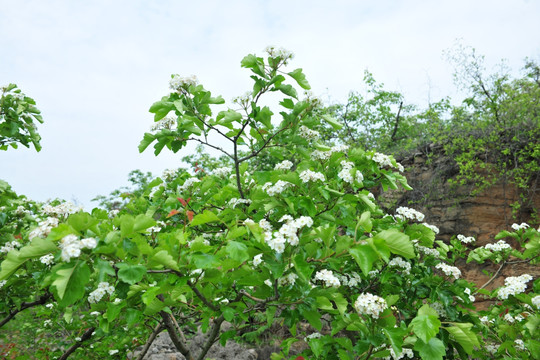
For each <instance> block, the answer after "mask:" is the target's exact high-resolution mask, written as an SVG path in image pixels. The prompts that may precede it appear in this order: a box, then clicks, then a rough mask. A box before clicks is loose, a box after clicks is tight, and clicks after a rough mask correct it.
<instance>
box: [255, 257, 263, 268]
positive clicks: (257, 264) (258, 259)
mask: <svg viewBox="0 0 540 360" xmlns="http://www.w3.org/2000/svg"><path fill="white" fill-rule="evenodd" d="M262 256H263V254H259V255H255V256H254V257H253V266H259V265H260V264H261V263H262Z"/></svg>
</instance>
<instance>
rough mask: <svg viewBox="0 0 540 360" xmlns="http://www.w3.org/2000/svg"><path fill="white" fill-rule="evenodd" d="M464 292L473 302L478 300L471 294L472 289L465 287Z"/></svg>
mask: <svg viewBox="0 0 540 360" xmlns="http://www.w3.org/2000/svg"><path fill="white" fill-rule="evenodd" d="M463 292H464V293H465V294H467V295H468V296H469V300H470V301H471V302H474V301H475V300H476V298H475V297H474V296H473V295H472V294H471V289H469V288H465V290H463Z"/></svg>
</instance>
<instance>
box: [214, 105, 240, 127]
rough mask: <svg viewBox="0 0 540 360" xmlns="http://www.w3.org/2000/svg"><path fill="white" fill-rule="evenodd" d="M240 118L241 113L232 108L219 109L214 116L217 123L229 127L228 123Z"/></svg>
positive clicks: (237, 120)
mask: <svg viewBox="0 0 540 360" xmlns="http://www.w3.org/2000/svg"><path fill="white" fill-rule="evenodd" d="M240 120H242V114H240V113H238V112H236V111H234V110H231V109H229V110H227V111H220V112H219V114H218V116H217V117H216V122H217V123H218V124H219V125H223V126H227V127H230V124H231V123H232V122H239V121H240Z"/></svg>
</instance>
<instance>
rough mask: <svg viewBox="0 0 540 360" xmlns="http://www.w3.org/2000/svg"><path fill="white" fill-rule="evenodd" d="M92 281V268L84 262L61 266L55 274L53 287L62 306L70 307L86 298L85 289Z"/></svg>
mask: <svg viewBox="0 0 540 360" xmlns="http://www.w3.org/2000/svg"><path fill="white" fill-rule="evenodd" d="M88 280H90V268H89V267H88V265H86V263H85V262H83V261H76V262H75V263H74V264H72V263H67V264H62V265H60V266H59V267H58V268H57V269H56V271H55V273H54V281H53V282H52V284H51V286H52V287H53V288H54V293H55V295H56V296H57V298H58V300H59V304H60V306H69V305H71V304H73V303H75V302H76V301H77V300H79V299H81V298H82V297H83V296H84V292H85V291H84V288H85V286H86V284H87V283H88Z"/></svg>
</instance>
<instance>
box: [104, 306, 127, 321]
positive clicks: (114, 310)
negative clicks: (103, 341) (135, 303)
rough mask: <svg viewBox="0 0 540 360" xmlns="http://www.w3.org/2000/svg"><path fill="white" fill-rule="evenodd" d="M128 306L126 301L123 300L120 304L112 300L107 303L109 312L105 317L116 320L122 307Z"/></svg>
mask: <svg viewBox="0 0 540 360" xmlns="http://www.w3.org/2000/svg"><path fill="white" fill-rule="evenodd" d="M125 306H126V303H125V302H124V301H123V302H121V303H120V304H113V303H111V302H109V303H107V312H106V313H105V317H106V318H107V320H108V321H109V322H112V321H114V319H116V318H117V317H118V315H120V312H121V311H122V309H123V308H124V307H125Z"/></svg>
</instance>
